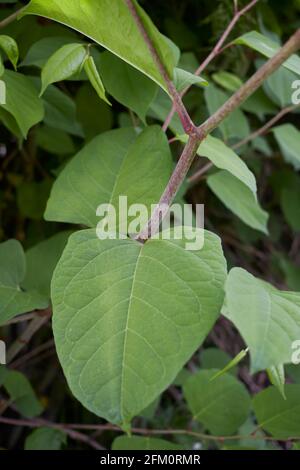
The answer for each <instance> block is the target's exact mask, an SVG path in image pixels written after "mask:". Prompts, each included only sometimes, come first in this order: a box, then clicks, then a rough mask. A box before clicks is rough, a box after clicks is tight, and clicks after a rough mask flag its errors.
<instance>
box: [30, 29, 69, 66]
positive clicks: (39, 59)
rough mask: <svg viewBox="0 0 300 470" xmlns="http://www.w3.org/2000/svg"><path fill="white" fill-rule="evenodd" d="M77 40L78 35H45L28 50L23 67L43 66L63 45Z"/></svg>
mask: <svg viewBox="0 0 300 470" xmlns="http://www.w3.org/2000/svg"><path fill="white" fill-rule="evenodd" d="M74 40H75V41H76V36H75V34H74V37H68V36H50V37H43V38H42V39H40V40H39V41H36V42H35V43H34V44H33V45H32V46H31V47H30V49H29V50H28V52H27V54H26V56H25V58H24V60H23V61H22V62H21V65H22V67H24V66H31V67H32V66H34V67H39V68H43V67H44V65H45V64H46V63H47V61H48V59H49V57H50V56H52V55H53V54H54V53H55V52H56V51H57V50H58V49H60V48H61V47H63V46H65V45H67V44H72V43H74V42H75V41H74Z"/></svg>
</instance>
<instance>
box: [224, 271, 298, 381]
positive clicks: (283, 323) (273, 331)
mask: <svg viewBox="0 0 300 470" xmlns="http://www.w3.org/2000/svg"><path fill="white" fill-rule="evenodd" d="M225 290H226V302H225V310H224V312H225V313H226V315H227V316H228V318H229V319H230V320H231V321H232V322H233V323H234V325H235V326H236V328H237V329H238V330H239V331H240V333H241V335H242V336H243V338H244V340H245V342H246V344H247V346H249V349H250V356H251V368H252V371H253V372H256V371H258V370H262V369H266V368H269V367H272V366H279V365H281V364H284V363H289V362H291V360H292V353H293V349H292V344H293V342H294V341H295V340H297V339H299V338H300V294H299V293H297V292H285V291H279V290H278V289H276V288H275V287H273V286H271V284H268V283H267V282H264V281H262V280H260V279H257V278H256V277H254V276H253V275H252V274H250V273H248V272H247V271H245V270H244V269H241V268H233V269H232V270H231V271H230V273H229V275H228V277H227V281H226V289H225Z"/></svg>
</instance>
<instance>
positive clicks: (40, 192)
mask: <svg viewBox="0 0 300 470" xmlns="http://www.w3.org/2000/svg"><path fill="white" fill-rule="evenodd" d="M51 186H52V181H51V180H50V179H45V180H44V181H41V182H36V181H24V182H23V183H21V184H20V186H18V188H17V202H18V207H19V210H20V212H21V214H22V215H23V216H24V217H29V218H30V219H34V220H41V219H42V218H43V214H44V211H45V207H46V203H47V200H48V197H49V194H50V189H51Z"/></svg>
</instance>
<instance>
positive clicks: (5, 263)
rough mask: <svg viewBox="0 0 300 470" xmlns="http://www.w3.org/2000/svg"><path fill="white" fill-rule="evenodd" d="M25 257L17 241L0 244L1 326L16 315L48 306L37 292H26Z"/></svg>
mask: <svg viewBox="0 0 300 470" xmlns="http://www.w3.org/2000/svg"><path fill="white" fill-rule="evenodd" d="M25 270H26V264H25V255H24V252H23V248H22V246H21V244H20V243H19V242H18V241H17V240H8V241H6V242H3V243H1V244H0V294H1V296H0V324H1V325H2V324H4V323H6V322H7V321H9V320H10V319H11V318H13V317H14V316H15V315H19V314H21V313H25V312H30V311H32V310H34V309H39V308H40V309H42V308H46V307H47V306H48V302H47V300H46V299H45V298H44V297H42V296H41V295H40V294H38V293H37V292H35V291H30V290H29V291H24V289H22V283H23V280H24V276H25Z"/></svg>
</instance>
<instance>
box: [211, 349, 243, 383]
mask: <svg viewBox="0 0 300 470" xmlns="http://www.w3.org/2000/svg"><path fill="white" fill-rule="evenodd" d="M248 351H249V348H247V349H242V350H241V351H240V352H239V353H238V354H237V355H236V356H235V357H234V358H233V359H232V360H231V361H230V362H229V363H228V364H226V366H225V367H224V368H223V369H222V370H220V371H218V372H216V373H215V375H213V377H212V378H211V379H210V380H215V379H216V378H217V377H220V376H221V375H223V374H225V372H229V371H230V370H231V369H232V368H233V367H235V366H236V365H237V364H238V363H239V362H241V360H242V359H244V357H246V356H247V353H248Z"/></svg>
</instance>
